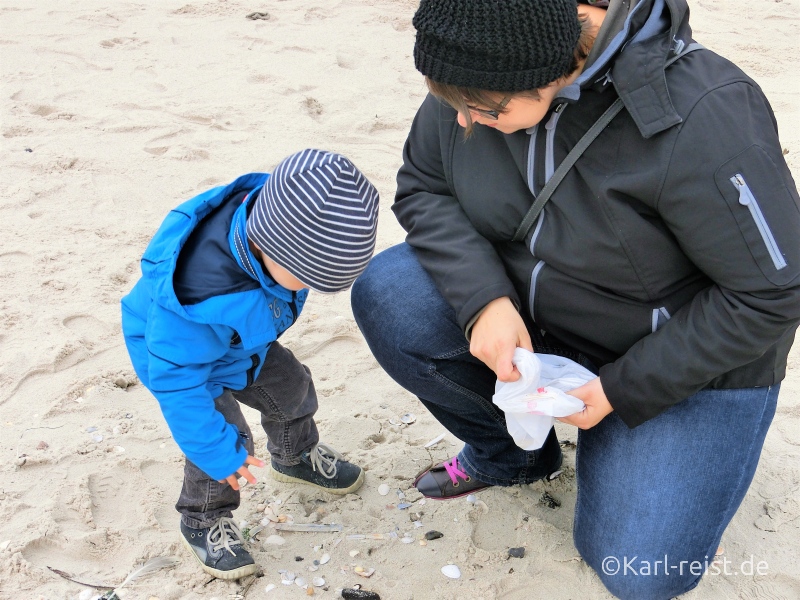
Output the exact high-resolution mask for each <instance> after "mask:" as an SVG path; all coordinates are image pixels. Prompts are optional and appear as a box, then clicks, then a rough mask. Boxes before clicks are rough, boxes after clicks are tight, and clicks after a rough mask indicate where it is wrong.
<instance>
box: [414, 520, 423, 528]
mask: <svg viewBox="0 0 800 600" xmlns="http://www.w3.org/2000/svg"><path fill="white" fill-rule="evenodd" d="M414 527H416V528H417V529H419V528H420V527H422V521H414Z"/></svg>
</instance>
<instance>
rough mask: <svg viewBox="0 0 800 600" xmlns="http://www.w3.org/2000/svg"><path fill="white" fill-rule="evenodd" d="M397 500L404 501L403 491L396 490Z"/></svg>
mask: <svg viewBox="0 0 800 600" xmlns="http://www.w3.org/2000/svg"><path fill="white" fill-rule="evenodd" d="M396 493H397V499H398V500H405V498H406V495H405V494H404V493H403V490H397V492H396Z"/></svg>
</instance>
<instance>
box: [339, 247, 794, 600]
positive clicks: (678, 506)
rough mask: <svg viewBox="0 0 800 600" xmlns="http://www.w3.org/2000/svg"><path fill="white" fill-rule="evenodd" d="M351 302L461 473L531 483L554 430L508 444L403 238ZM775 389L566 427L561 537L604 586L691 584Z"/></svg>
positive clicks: (771, 409)
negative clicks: (572, 446)
mask: <svg viewBox="0 0 800 600" xmlns="http://www.w3.org/2000/svg"><path fill="white" fill-rule="evenodd" d="M351 298H352V305H353V313H354V315H355V319H356V322H357V323H358V325H359V327H360V328H361V331H362V333H363V334H364V336H365V338H366V340H367V343H368V344H369V346H370V348H371V350H372V352H373V354H374V355H375V357H376V359H377V360H378V362H379V363H380V364H381V366H382V367H383V368H384V369H385V370H386V371H387V373H388V374H389V375H390V376H391V377H392V378H393V379H394V380H395V381H396V382H397V383H399V384H400V385H401V386H403V387H404V388H405V389H407V390H409V391H410V392H412V393H414V394H416V395H417V396H418V397H419V399H420V400H421V401H422V402H423V404H425V406H426V407H427V408H428V409H429V410H430V411H431V413H432V414H433V415H434V417H436V419H437V420H438V421H439V422H440V423H441V424H442V425H443V426H444V427H445V428H447V429H448V430H449V431H450V432H452V433H453V434H454V435H455V436H457V437H458V438H459V439H461V440H463V441H464V442H465V446H464V448H463V450H462V451H461V452H460V454H459V462H461V463H462V464H463V467H464V470H465V471H466V472H467V473H468V474H469V475H471V476H472V477H476V478H477V479H479V480H481V481H485V482H487V483H490V484H494V485H514V484H520V483H526V482H528V481H533V480H535V479H539V478H541V476H542V474H543V473H544V472H543V469H544V470H546V469H547V467H548V465H542V464H541V463H542V461H543V460H546V459H545V457H543V456H542V455H541V453H542V452H544V451H545V450H546V449H547V448H548V445H550V447H552V442H553V440H555V434H554V432H553V431H551V434H550V439H549V440H548V442H550V444H546V445H545V447H544V448H543V449H542V451H537V452H526V451H524V450H521V449H520V448H518V447H517V446H516V445H515V444H514V441H513V440H512V438H511V436H510V435H509V434H508V431H507V430H506V426H505V420H504V418H503V414H502V412H501V411H499V410H498V409H497V408H496V407H495V406H494V405H493V404H492V400H491V398H492V395H493V393H494V383H495V381H496V378H495V376H494V373H492V371H491V370H489V369H488V368H487V367H486V366H485V365H484V364H483V363H481V362H480V361H479V360H477V359H475V358H474V357H472V356H471V355H470V354H469V344H468V342H467V340H466V339H465V337H464V334H463V332H462V331H461V328H460V327H459V325H458V324H457V322H456V319H455V313H454V311H453V309H452V308H451V307H450V306H449V305H448V304H447V302H446V301H445V300H444V298H443V297H442V296H441V294H440V293H439V292H438V290H437V289H436V287H435V286H434V284H433V281H432V280H431V279H430V277H429V276H428V274H427V273H426V272H425V271H424V270H423V269H422V267H421V266H420V264H419V262H418V261H417V259H416V256H415V255H414V252H413V250H411V248H410V247H409V246H407V245H406V244H401V245H399V246H395V247H393V248H389V249H388V250H386V251H384V252H382V253H381V254H379V255H378V256H376V257H375V258H374V259H373V260H372V262H371V263H370V265H369V267H368V268H367V270H366V271H365V272H364V274H363V275H361V277H359V279H358V280H357V281H356V283H355V285H354V287H353V292H352V296H351ZM532 333H533V331H532ZM533 339H534V348H535V349H536V350H537V351H540V352H548V351H550V352H552V351H553V349H552V348H548V347H546V346H542V345H541V343H542V341H543V338H541V337H538V336H537V337H534V338H533ZM779 389H780V386H779V385H778V386H773V387H766V388H748V389H737V390H703V391H701V392H698V393H697V394H695V395H693V396H691V397H690V398H687V399H686V400H684V401H682V402H680V403H679V404H677V405H675V406H673V407H672V408H670V409H668V410H667V411H665V412H663V413H662V414H660V415H659V416H657V417H656V418H654V419H651V420H650V421H647V422H646V423H644V424H642V425H640V426H639V427H636V428H635V429H629V428H628V427H627V426H626V425H625V424H624V423H623V422H622V420H621V419H620V418H619V417H617V416H616V415H615V414H613V413H612V414H611V415H609V416H608V417H606V418H605V419H604V420H603V421H602V422H601V423H599V424H598V425H596V426H595V427H593V428H592V429H589V430H587V431H580V432H579V435H578V450H577V457H576V468H577V480H578V497H577V503H576V508H575V521H574V528H573V538H574V542H575V546H576V548H577V549H578V551H579V552H580V554H581V556H582V557H583V559H584V560H585V561H586V563H587V564H589V565H590V566H591V567H592V568H593V569H594V570H595V571H596V572H597V574H598V576H599V577H600V579H601V580H602V581H603V583H604V584H605V586H606V587H607V588H608V590H609V591H610V592H611V593H613V594H615V595H616V596H618V597H620V598H647V599H658V598H664V599H668V598H672V597H674V596H677V595H679V594H682V593H684V592H687V591H689V590H691V589H692V588H694V587H695V586H696V585H697V583H698V582H699V581H700V578H701V577H702V575H703V572H704V570H705V568H706V566H707V564H708V563H710V562H711V560H713V556H714V551H715V550H716V548H717V546H718V545H719V542H720V539H721V538H722V534H723V532H724V531H725V528H726V527H727V525H728V523H730V521H731V519H732V518H733V515H734V513H735V512H736V510H737V508H738V507H739V505H740V504H741V502H742V499H743V498H744V495H745V493H746V492H747V488H748V487H749V485H750V482H751V481H752V479H753V475H754V474H755V470H756V466H757V464H758V459H759V456H760V454H761V447H762V445H763V443H764V438H765V436H766V433H767V429H768V428H769V425H770V423H771V422H772V417H773V416H774V414H775V406H776V403H777V398H778V391H779ZM555 443H556V445H557V440H555ZM537 453H538V454H537ZM609 557H610V558H609ZM616 561H618V563H617V562H616ZM657 561H659V563H658V565H655V563H656V562H657ZM617 564H618V568H615V565H617ZM665 564H666V568H665V566H664V565H665ZM698 565H699V566H698Z"/></svg>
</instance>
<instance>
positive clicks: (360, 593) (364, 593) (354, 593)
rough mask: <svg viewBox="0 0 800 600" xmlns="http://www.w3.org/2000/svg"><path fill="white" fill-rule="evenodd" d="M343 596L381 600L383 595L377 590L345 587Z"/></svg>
mask: <svg viewBox="0 0 800 600" xmlns="http://www.w3.org/2000/svg"><path fill="white" fill-rule="evenodd" d="M342 598H344V600H381V597H380V596H379V595H378V594H377V593H376V592H370V591H369V590H360V589H357V588H344V589H343V590H342Z"/></svg>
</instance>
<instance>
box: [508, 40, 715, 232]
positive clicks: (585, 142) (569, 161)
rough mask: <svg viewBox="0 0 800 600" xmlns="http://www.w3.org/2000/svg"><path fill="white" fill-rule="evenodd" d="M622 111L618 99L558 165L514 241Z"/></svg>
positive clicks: (691, 46)
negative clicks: (581, 157)
mask: <svg viewBox="0 0 800 600" xmlns="http://www.w3.org/2000/svg"><path fill="white" fill-rule="evenodd" d="M701 48H703V46H702V45H701V44H698V43H696V42H693V43H691V44H689V45H688V46H686V47H685V48H684V49H683V50H681V52H680V53H679V54H677V55H675V56H673V57H672V58H671V59H670V60H668V61H667V63H666V65H665V66H664V68H666V67H669V66H670V65H671V64H672V63H674V62H675V61H676V60H678V59H679V58H681V57H683V56H686V55H687V54H689V52H694V51H695V50H700V49H701ZM622 109H623V104H622V100H620V99H619V98H617V99H616V100H615V101H614V103H613V104H612V105H611V106H609V107H608V109H607V110H606V112H604V113H603V114H602V115H601V116H600V118H599V119H597V121H595V123H594V125H592V126H591V127H590V128H589V131H587V132H586V133H585V134H584V135H583V137H582V138H581V139H580V140H578V143H577V144H575V147H574V148H573V149H572V150H570V152H569V154H567V156H566V158H565V159H564V160H563V161H562V162H561V164H560V165H558V168H557V169H556V170H555V172H554V173H553V176H552V177H550V179H549V180H548V181H547V183H546V184H545V186H544V187H543V188H542V191H541V192H539V195H538V196H536V200H534V202H533V205H531V207H530V209H528V212H527V213H526V214H525V217H524V218H523V219H522V223H520V225H519V227H517V230H516V231H515V232H514V237H513V238H512V241H514V242H520V241H522V240H524V239H525V236H526V235H528V231H530V229H531V227H532V226H533V224H534V223H535V222H536V218H537V217H538V216H539V213H540V212H542V209H543V208H544V205H545V203H546V202H547V201H548V200H549V199H550V196H552V195H553V192H554V191H555V189H556V188H557V187H558V184H560V183H561V181H562V180H563V179H564V177H565V176H566V175H567V173H568V172H569V170H570V169H571V168H572V166H573V165H574V164H575V163H576V162H577V160H578V158H580V156H581V155H582V154H583V153H584V152H585V151H586V149H587V148H588V147H589V146H590V145H591V144H592V142H593V141H594V140H595V138H596V137H597V136H598V135H600V132H601V131H603V129H605V128H606V127H607V126H608V124H609V123H611V121H612V119H613V118H614V117H616V116H617V114H618V113H619V111H621V110H622Z"/></svg>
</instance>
